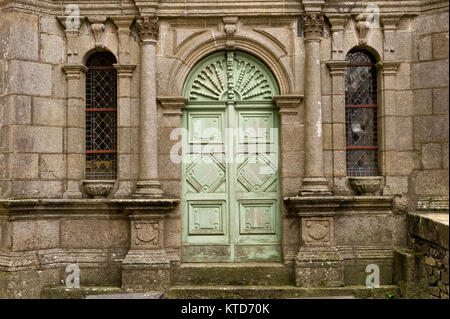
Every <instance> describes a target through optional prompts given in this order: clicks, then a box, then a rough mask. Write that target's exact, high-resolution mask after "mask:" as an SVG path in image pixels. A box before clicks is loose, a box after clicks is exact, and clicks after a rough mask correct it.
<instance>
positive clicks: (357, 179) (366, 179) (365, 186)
mask: <svg viewBox="0 0 450 319" xmlns="http://www.w3.org/2000/svg"><path fill="white" fill-rule="evenodd" d="M348 181H349V183H350V186H351V187H352V189H353V190H354V191H355V192H356V193H357V194H359V195H363V196H369V195H372V194H373V193H375V192H376V191H377V190H379V189H380V185H381V176H354V177H349V178H348Z"/></svg>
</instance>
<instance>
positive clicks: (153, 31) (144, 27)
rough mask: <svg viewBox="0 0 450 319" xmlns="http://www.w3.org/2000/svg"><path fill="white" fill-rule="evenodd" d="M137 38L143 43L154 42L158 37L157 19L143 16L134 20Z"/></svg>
mask: <svg viewBox="0 0 450 319" xmlns="http://www.w3.org/2000/svg"><path fill="white" fill-rule="evenodd" d="M136 27H137V29H138V31H139V38H140V40H141V41H142V42H144V41H156V40H158V37H159V22H158V17H149V16H144V17H140V18H138V19H137V20H136Z"/></svg>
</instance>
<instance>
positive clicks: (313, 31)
mask: <svg viewBox="0 0 450 319" xmlns="http://www.w3.org/2000/svg"><path fill="white" fill-rule="evenodd" d="M302 22H303V29H304V35H305V40H315V41H320V38H321V37H320V32H321V30H322V27H323V24H324V19H323V14H322V13H306V14H304V15H303V17H302Z"/></svg>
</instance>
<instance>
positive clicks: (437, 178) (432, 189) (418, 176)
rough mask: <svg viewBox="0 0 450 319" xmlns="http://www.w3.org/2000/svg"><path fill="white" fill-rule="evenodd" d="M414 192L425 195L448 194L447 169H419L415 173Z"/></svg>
mask: <svg viewBox="0 0 450 319" xmlns="http://www.w3.org/2000/svg"><path fill="white" fill-rule="evenodd" d="M413 185H414V193H415V194H417V195H423V196H436V195H446V194H448V173H447V171H445V170H429V171H419V172H417V173H414V175H413Z"/></svg>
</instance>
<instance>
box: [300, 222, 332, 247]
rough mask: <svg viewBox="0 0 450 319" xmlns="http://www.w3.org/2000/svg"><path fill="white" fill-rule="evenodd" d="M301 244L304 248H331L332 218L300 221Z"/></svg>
mask: <svg viewBox="0 0 450 319" xmlns="http://www.w3.org/2000/svg"><path fill="white" fill-rule="evenodd" d="M301 233H302V243H303V245H305V246H331V245H332V244H333V235H334V232H333V218H332V217H305V218H302V219H301Z"/></svg>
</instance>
